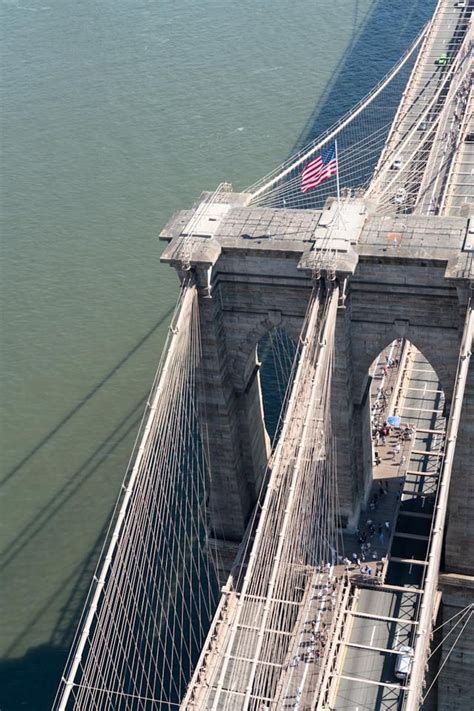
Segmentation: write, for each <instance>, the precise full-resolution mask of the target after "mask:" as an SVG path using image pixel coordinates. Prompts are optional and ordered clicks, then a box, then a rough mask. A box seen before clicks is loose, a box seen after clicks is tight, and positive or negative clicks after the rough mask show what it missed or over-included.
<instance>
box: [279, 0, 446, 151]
mask: <svg viewBox="0 0 474 711" xmlns="http://www.w3.org/2000/svg"><path fill="white" fill-rule="evenodd" d="M435 6H436V0H413V1H412V2H410V3H408V2H407V0H391V1H390V3H387V1H386V0H374V3H373V7H372V8H371V10H370V11H369V13H368V17H367V18H366V20H365V21H364V24H363V26H362V27H361V29H360V30H359V31H358V32H354V34H353V36H352V38H351V40H350V42H349V45H348V47H347V49H346V51H345V52H344V54H343V55H342V57H341V59H340V60H339V62H338V64H337V66H336V68H335V70H334V72H333V75H332V78H331V79H330V81H329V82H328V84H327V87H326V90H325V92H324V93H323V95H322V97H321V99H320V100H319V101H318V103H317V105H316V106H315V108H314V110H313V112H312V114H311V116H310V117H309V119H308V121H307V123H306V125H305V126H304V128H303V130H302V131H301V133H300V135H299V137H298V139H297V141H296V142H295V144H294V146H293V148H292V150H291V152H290V155H293V154H294V153H295V152H297V151H299V150H300V149H302V148H303V147H304V146H305V145H306V144H307V143H309V142H310V141H312V140H314V139H315V138H317V136H319V135H320V134H321V133H322V132H323V131H324V130H326V129H327V128H329V127H330V126H331V125H332V124H334V123H335V122H336V121H337V120H338V119H339V118H340V117H341V116H343V115H344V114H345V113H346V112H347V111H349V109H351V107H352V106H354V105H355V104H356V103H357V102H358V101H360V99H362V98H363V97H364V96H365V95H366V94H368V93H369V91H370V90H371V89H372V88H373V87H374V86H375V85H376V84H377V83H378V82H379V81H380V79H381V78H382V77H383V76H384V75H385V74H386V73H387V72H388V71H389V70H390V69H391V67H392V66H393V65H394V64H395V63H396V62H397V60H398V59H399V58H400V57H401V56H402V55H403V53H404V52H405V51H406V49H407V48H408V47H409V46H410V44H411V42H412V41H413V40H414V39H415V37H416V36H417V35H418V33H419V32H420V30H421V28H422V27H423V25H424V24H425V23H426V22H428V20H429V19H430V17H431V16H432V14H433V10H434V8H435ZM361 12H362V9H361V4H360V2H359V0H355V1H354V3H353V7H352V13H353V17H354V24H355V23H356V22H357V20H358V17H359V16H360V14H361ZM400 20H401V22H400ZM316 44H317V42H316V39H315V45H316ZM368 48H370V50H368ZM319 61H324V57H321V56H319ZM316 70H317V62H316ZM402 74H403V73H402ZM406 79H407V76H406V74H405V75H404V78H403V77H402V78H401V81H399V82H396V81H395V82H394V86H393V90H391V92H390V100H391V102H392V101H393V103H394V107H395V105H396V104H397V103H398V102H399V100H400V96H401V92H402V91H403V88H404V83H405V81H406Z"/></svg>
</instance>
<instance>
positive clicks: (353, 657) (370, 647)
mask: <svg viewBox="0 0 474 711" xmlns="http://www.w3.org/2000/svg"><path fill="white" fill-rule="evenodd" d="M442 410H443V394H442V392H441V390H440V388H439V381H438V378H437V376H436V374H435V372H434V371H433V370H432V368H431V367H430V366H429V364H428V363H427V361H426V360H425V358H424V357H423V356H422V355H421V354H420V353H419V352H415V353H414V354H413V353H412V362H411V363H410V365H409V374H408V377H407V380H406V382H405V383H404V387H403V392H402V399H401V401H400V407H399V414H400V415H401V417H402V422H407V423H408V422H409V423H410V424H412V425H414V426H415V428H416V431H415V432H416V433H415V436H414V438H413V440H412V441H411V443H410V449H411V452H410V454H409V458H407V462H406V466H407V471H406V474H405V475H404V476H403V477H402V478H401V488H400V489H399V490H400V491H401V500H400V502H399V507H398V511H397V516H396V523H395V525H394V527H393V531H392V542H391V549H390V553H389V556H388V562H387V563H386V564H385V567H384V578H383V585H381V586H378V587H377V586H374V583H375V582H376V581H375V580H374V581H373V583H372V581H370V579H368V580H367V582H366V583H358V584H357V592H356V594H355V596H354V599H353V602H352V605H351V607H348V608H347V609H346V611H345V619H344V637H343V640H342V642H340V643H338V647H339V648H338V658H337V661H336V666H335V670H334V676H333V681H332V685H331V690H330V696H329V708H331V709H334V710H336V709H337V710H342V709H345V710H347V711H348V710H349V709H351V710H353V709H355V708H357V707H358V708H359V709H360V710H361V711H362V709H371V710H375V709H382V708H383V709H391V710H392V711H395V710H397V711H398V710H399V709H402V708H403V702H404V698H405V691H406V688H407V687H406V684H405V682H404V681H403V680H399V679H397V678H396V676H395V673H394V672H395V661H396V656H397V653H399V651H400V647H401V646H402V645H406V646H410V647H412V646H413V645H414V634H415V631H416V626H417V617H418V613H419V606H420V602H421V596H422V589H423V580H424V574H425V568H426V561H427V556H428V542H429V535H430V529H431V523H432V514H433V510H434V500H435V497H436V489H437V477H438V470H439V466H440V461H441V459H442V446H443V436H444V418H443V414H442ZM386 449H387V450H388V451H387V452H386V456H385V457H383V455H382V458H383V459H385V461H389V460H390V458H391V451H390V450H391V449H393V443H391V444H387V445H386ZM401 456H403V455H401ZM394 459H398V457H394ZM397 463H398V462H394V464H397ZM385 471H386V470H385ZM385 471H384V470H383V469H382V475H383V476H385ZM376 517H377V513H374V515H373V518H374V520H375V519H376ZM433 614H434V616H435V615H436V611H434V613H433Z"/></svg>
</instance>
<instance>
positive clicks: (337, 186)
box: [334, 138, 341, 216]
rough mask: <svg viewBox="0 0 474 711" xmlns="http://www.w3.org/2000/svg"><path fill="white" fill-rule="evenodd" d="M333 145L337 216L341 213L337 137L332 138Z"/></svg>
mask: <svg viewBox="0 0 474 711" xmlns="http://www.w3.org/2000/svg"><path fill="white" fill-rule="evenodd" d="M334 145H335V147H336V188H337V213H338V216H340V214H341V188H340V185H339V155H338V152H337V138H336V139H335V140H334Z"/></svg>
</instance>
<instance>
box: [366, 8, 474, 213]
mask: <svg viewBox="0 0 474 711" xmlns="http://www.w3.org/2000/svg"><path fill="white" fill-rule="evenodd" d="M473 7H474V0H467V2H465V3H464V6H462V5H461V3H459V2H456V0H440V3H439V5H438V7H437V10H436V14H435V16H434V18H433V24H432V27H431V31H430V33H429V35H428V37H427V39H426V40H425V42H424V44H423V46H422V49H421V51H420V55H419V57H418V60H417V63H416V65H415V69H414V71H413V73H412V77H411V79H410V83H409V85H408V88H407V90H406V92H405V93H404V96H403V99H402V102H401V103H400V106H399V109H398V112H397V116H396V118H395V121H394V124H393V129H392V131H391V134H390V135H389V138H388V141H387V144H386V146H385V148H384V151H383V153H382V156H381V159H380V161H379V166H378V170H377V171H376V172H375V177H374V180H373V183H372V190H374V193H373V197H375V198H376V199H378V200H380V205H378V206H377V209H378V210H379V211H380V210H386V209H387V208H388V207H389V206H390V205H391V209H392V210H393V209H397V210H399V211H404V209H406V208H407V207H412V206H413V204H414V203H415V201H416V198H417V194H418V191H419V188H420V183H421V181H422V179H423V173H424V171H425V168H426V167H428V170H427V172H426V175H427V180H428V185H429V184H431V183H432V178H433V177H434V176H435V177H436V176H437V167H436V166H439V161H440V159H441V155H438V151H437V150H435V151H434V154H435V155H432V154H431V146H432V143H433V140H434V137H435V135H438V132H437V131H435V130H434V129H433V130H432V128H433V125H434V122H435V120H436V119H437V118H438V116H439V114H440V113H441V111H442V109H443V106H444V105H445V100H446V94H447V93H448V89H449V86H450V84H451V81H452V78H450V79H449V80H448V81H447V87H446V89H444V90H443V91H442V92H441V93H440V94H439V97H438V98H436V96H437V94H438V93H439V92H440V89H441V87H442V86H443V84H444V82H445V80H446V79H447V77H449V75H450V70H451V65H452V63H453V62H454V60H455V58H456V55H457V53H458V50H459V48H460V47H461V45H462V44H463V42H464V40H465V38H466V35H467V34H469V33H470V32H471V25H470V18H471V15H472V10H473ZM443 54H446V55H447V56H448V63H447V64H437V60H438V59H439V57H441V56H442V55H443ZM467 61H469V60H467ZM467 61H466V62H464V64H463V67H462V70H463V71H464V70H465V69H466V64H467ZM452 108H453V111H451V108H449V107H448V109H449V110H448V112H447V113H448V114H449V115H450V118H451V113H453V115H454V107H452ZM424 114H426V115H424ZM422 117H423V120H420V119H422ZM450 118H447V119H446V121H447V123H448V124H449V123H450ZM454 128H455V127H453V126H450V127H449V130H450V131H451V130H454ZM445 132H446V128H444V129H443V130H442V131H441V133H440V134H439V140H440V141H441V142H442V148H443V149H446V145H447V142H446V139H443V136H444V133H445ZM422 142H426V143H425V145H422ZM427 163H429V165H428V166H427ZM441 186H442V181H437V182H436V187H441ZM426 192H427V195H429V197H428V198H427V199H428V205H430V203H431V205H436V206H437V205H438V201H439V197H440V196H439V194H438V193H437V192H436V191H435V195H434V196H433V195H432V194H431V193H430V191H428V190H427V189H426ZM384 193H387V194H384ZM397 196H398V197H397ZM417 211H418V212H421V211H422V212H426V204H425V201H423V205H422V206H420V208H417Z"/></svg>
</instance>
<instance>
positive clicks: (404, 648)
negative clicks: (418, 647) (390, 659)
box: [395, 644, 413, 679]
mask: <svg viewBox="0 0 474 711" xmlns="http://www.w3.org/2000/svg"><path fill="white" fill-rule="evenodd" d="M398 651H399V652H401V654H397V661H396V662H395V676H396V677H397V679H407V678H408V677H409V676H410V673H411V668H412V665H413V649H412V648H411V647H409V646H408V645H406V644H402V645H401V646H400V649H399V650H398Z"/></svg>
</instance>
